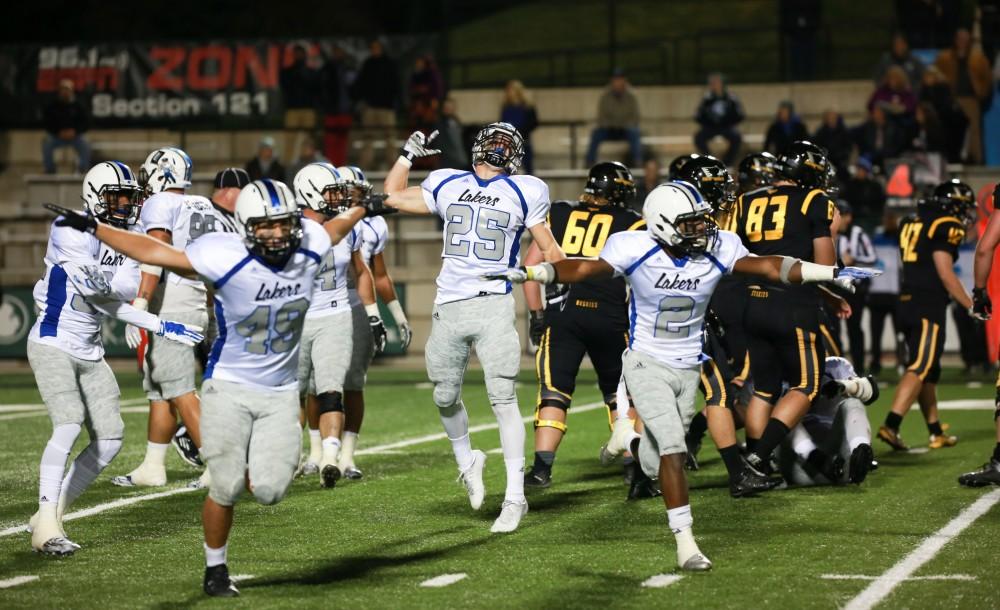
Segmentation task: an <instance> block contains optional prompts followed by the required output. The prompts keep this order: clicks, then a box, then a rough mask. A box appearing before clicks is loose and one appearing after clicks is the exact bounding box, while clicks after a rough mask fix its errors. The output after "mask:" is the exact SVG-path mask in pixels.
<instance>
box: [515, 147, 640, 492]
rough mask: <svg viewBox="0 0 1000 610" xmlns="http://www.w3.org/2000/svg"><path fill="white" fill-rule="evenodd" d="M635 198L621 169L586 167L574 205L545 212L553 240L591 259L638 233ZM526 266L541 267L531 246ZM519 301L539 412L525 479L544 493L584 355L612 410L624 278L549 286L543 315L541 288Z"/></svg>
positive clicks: (530, 287)
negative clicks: (612, 238)
mask: <svg viewBox="0 0 1000 610" xmlns="http://www.w3.org/2000/svg"><path fill="white" fill-rule="evenodd" d="M634 197H635V181H634V180H633V179H632V174H631V172H629V170H628V168H626V167H625V166H624V165H622V164H621V163H617V162H606V163H598V164H597V165H595V166H594V167H592V168H591V170H590V175H589V176H588V177H587V185H586V187H585V188H584V192H583V194H582V195H581V196H580V199H579V200H578V201H575V202H571V201H556V202H554V203H553V204H552V207H551V208H550V210H549V225H550V226H551V227H552V234H553V235H555V238H556V241H557V242H558V243H559V244H560V245H561V246H562V248H563V250H564V252H565V253H566V256H568V257H570V258H596V257H597V255H598V254H600V252H601V248H603V247H604V242H605V241H606V240H607V238H608V236H609V235H611V234H612V233H617V232H619V231H631V230H635V229H641V228H644V227H645V226H646V225H645V223H644V221H643V220H642V218H641V217H640V216H639V215H638V214H636V213H635V212H633V211H631V210H630V209H629V204H630V203H631V201H632V199H633V198H634ZM524 262H525V264H526V265H532V264H536V263H539V262H541V253H540V252H539V251H538V249H537V248H535V246H534V245H532V246H531V247H530V248H529V249H528V252H527V253H526V254H525V259H524ZM525 299H526V300H527V302H528V309H529V310H530V312H531V320H532V326H531V334H532V341H533V342H534V343H535V344H536V345H537V346H538V352H537V353H536V355H535V364H536V370H537V373H538V406H537V409H536V410H535V462H534V465H533V466H532V467H531V470H530V471H529V472H527V473H526V474H525V476H524V484H525V485H526V486H529V487H548V486H549V485H551V483H552V464H553V462H554V461H555V455H556V450H557V449H558V448H559V443H560V442H561V441H562V438H563V435H564V434H565V433H566V411H567V410H568V409H569V407H570V404H571V403H572V401H573V391H574V390H575V389H576V376H577V373H579V371H580V364H581V363H582V361H583V357H584V355H587V356H589V357H590V361H591V362H592V363H593V365H594V369H595V370H596V372H597V380H598V386H599V387H600V389H601V393H602V394H603V395H604V402H605V404H606V405H607V407H608V410H609V415H612V414H613V412H614V411H615V410H616V407H617V404H616V402H617V401H616V397H615V390H616V389H617V388H618V382H619V380H620V379H621V373H622V358H621V356H622V352H624V351H625V348H626V347H627V344H628V327H629V324H628V311H627V309H626V299H627V296H626V291H625V280H623V279H621V278H614V279H606V280H594V281H586V282H581V283H579V284H574V285H573V286H572V287H570V286H559V285H553V286H550V287H548V288H547V290H546V305H545V311H544V313H543V311H542V301H541V292H540V285H539V284H537V283H535V282H530V283H527V284H525ZM629 428H631V424H629ZM629 432H630V433H631V429H630V430H629ZM626 440H627V439H626Z"/></svg>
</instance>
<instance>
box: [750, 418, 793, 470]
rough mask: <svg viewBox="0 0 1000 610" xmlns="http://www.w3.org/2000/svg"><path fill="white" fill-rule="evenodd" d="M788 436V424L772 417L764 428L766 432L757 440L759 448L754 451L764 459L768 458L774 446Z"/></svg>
mask: <svg viewBox="0 0 1000 610" xmlns="http://www.w3.org/2000/svg"><path fill="white" fill-rule="evenodd" d="M786 436H788V426H786V425H785V423H784V422H783V421H781V420H780V419H777V418H775V417H772V418H771V419H770V420H769V421H768V422H767V427H766V428H764V434H762V435H761V437H760V440H759V441H757V448H756V449H754V451H753V452H754V453H756V454H757V456H758V457H760V458H761V459H762V460H765V461H766V460H768V459H769V458H770V457H771V452H772V451H774V448H775V447H777V446H778V445H780V444H781V441H782V440H783V439H784V438H785V437H786Z"/></svg>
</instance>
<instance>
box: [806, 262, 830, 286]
mask: <svg viewBox="0 0 1000 610" xmlns="http://www.w3.org/2000/svg"><path fill="white" fill-rule="evenodd" d="M799 265H800V269H799V271H800V273H802V283H803V284H806V283H811V282H828V281H830V280H832V279H834V278H836V277H837V275H836V271H837V268H836V267H829V266H827V265H817V264H816V263H810V262H808V261H799Z"/></svg>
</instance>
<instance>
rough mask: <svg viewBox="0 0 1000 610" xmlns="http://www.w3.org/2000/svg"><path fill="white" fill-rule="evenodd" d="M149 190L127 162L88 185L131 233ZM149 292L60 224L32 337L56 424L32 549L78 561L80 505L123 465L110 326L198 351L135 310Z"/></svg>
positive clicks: (88, 194) (117, 259)
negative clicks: (104, 327) (74, 518)
mask: <svg viewBox="0 0 1000 610" xmlns="http://www.w3.org/2000/svg"><path fill="white" fill-rule="evenodd" d="M140 201H141V199H140V192H139V185H138V183H137V182H136V180H135V177H134V176H133V174H132V170H131V169H129V167H128V166H127V165H125V164H124V163H120V162H118V161H109V162H104V163H98V164H97V165H95V166H94V167H93V168H92V169H91V170H90V171H88V172H87V175H86V176H84V178H83V202H84V208H85V209H86V210H87V212H88V214H90V215H91V216H92V217H96V218H98V219H100V220H101V221H102V222H106V223H108V224H112V225H114V226H117V227H121V228H123V229H129V228H131V227H133V226H134V225H135V223H136V220H137V218H138V216H139V205H140ZM138 285H139V266H138V264H137V263H136V262H135V261H133V260H131V259H127V258H125V256H124V255H121V254H118V253H117V252H115V251H114V250H112V249H110V248H108V247H107V246H104V245H103V244H101V242H99V241H97V240H96V239H94V237H93V236H92V235H87V234H85V233H79V232H77V231H74V230H72V229H68V228H65V227H61V226H58V225H56V226H53V227H52V232H51V233H50V235H49V244H48V247H47V249H46V251H45V275H44V276H43V277H42V279H40V280H39V281H38V283H37V284H35V290H34V298H35V304H36V306H37V307H38V310H39V312H41V314H40V315H39V317H38V319H37V320H36V321H35V324H34V326H32V328H31V332H30V334H29V335H28V361H29V362H30V363H31V369H32V371H34V373H35V379H36V381H37V382H38V391H39V393H40V394H41V395H42V400H44V401H45V407H46V409H48V412H49V417H50V418H51V419H52V436H51V437H50V438H49V441H48V443H47V444H46V446H45V451H44V452H43V453H42V459H41V466H40V468H39V484H38V512H37V513H35V515H34V516H33V517H32V518H31V522H30V527H31V530H32V534H31V546H32V548H34V549H35V550H36V551H38V552H42V553H46V554H52V555H68V554H71V553H73V552H74V551H76V550H77V549H79V548H80V547H79V545H77V544H75V543H74V542H72V541H70V540H69V539H68V538H67V537H66V534H65V532H64V530H63V527H62V516H63V513H64V512H65V511H66V509H67V508H68V507H69V505H70V504H72V502H73V501H74V500H75V499H76V498H77V497H79V496H80V494H82V493H83V491H84V490H85V489H86V488H87V487H88V486H89V485H90V484H91V483H92V482H93V481H94V479H95V478H97V475H98V474H100V472H101V471H102V470H104V468H105V467H107V465H108V464H109V463H110V462H111V460H112V459H114V457H115V455H117V454H118V451H119V450H120V449H121V446H122V436H123V434H124V431H125V428H124V424H123V423H122V418H121V414H120V412H119V404H118V397H119V392H118V383H117V381H116V380H115V376H114V373H112V372H111V368H110V367H109V366H108V365H107V363H106V362H105V361H104V345H103V344H102V342H101V322H102V320H103V319H104V317H105V316H112V317H115V318H118V319H120V320H124V321H126V322H129V323H131V324H135V325H137V326H140V327H141V328H145V329H147V330H149V331H151V332H153V333H156V334H157V335H159V336H160V337H162V338H164V339H168V340H172V341H179V342H182V343H184V344H186V345H194V344H195V343H197V342H198V341H200V340H201V335H200V334H199V332H198V331H200V330H201V328H198V327H197V326H188V327H185V326H184V325H181V324H175V323H173V322H163V321H161V320H160V319H159V318H158V317H156V316H154V315H153V314H150V313H146V312H144V311H139V310H137V309H135V308H134V307H132V306H131V305H129V304H128V301H131V300H132V299H133V298H134V297H135V292H136V289H137V288H138ZM83 426H86V427H87V432H88V434H89V436H90V444H88V445H87V447H86V448H85V449H84V450H83V451H82V452H80V454H79V455H78V456H77V457H76V459H75V460H74V461H73V465H72V466H71V467H70V469H69V473H68V474H66V477H65V479H64V478H63V473H64V471H65V469H66V459H67V458H68V457H69V453H70V450H72V448H73V443H75V442H76V439H77V437H78V436H79V434H80V431H81V429H82V428H83Z"/></svg>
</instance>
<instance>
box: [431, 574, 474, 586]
mask: <svg viewBox="0 0 1000 610" xmlns="http://www.w3.org/2000/svg"><path fill="white" fill-rule="evenodd" d="M468 576H469V575H468V574H466V573H465V572H462V573H460V574H442V575H441V576H435V577H434V578H428V579H427V580H425V581H424V582H422V583H420V586H421V587H430V588H434V589H437V588H440V587H447V586H448V585H453V584H455V583H456V582H458V581H460V580H465V579H466V578H468Z"/></svg>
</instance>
